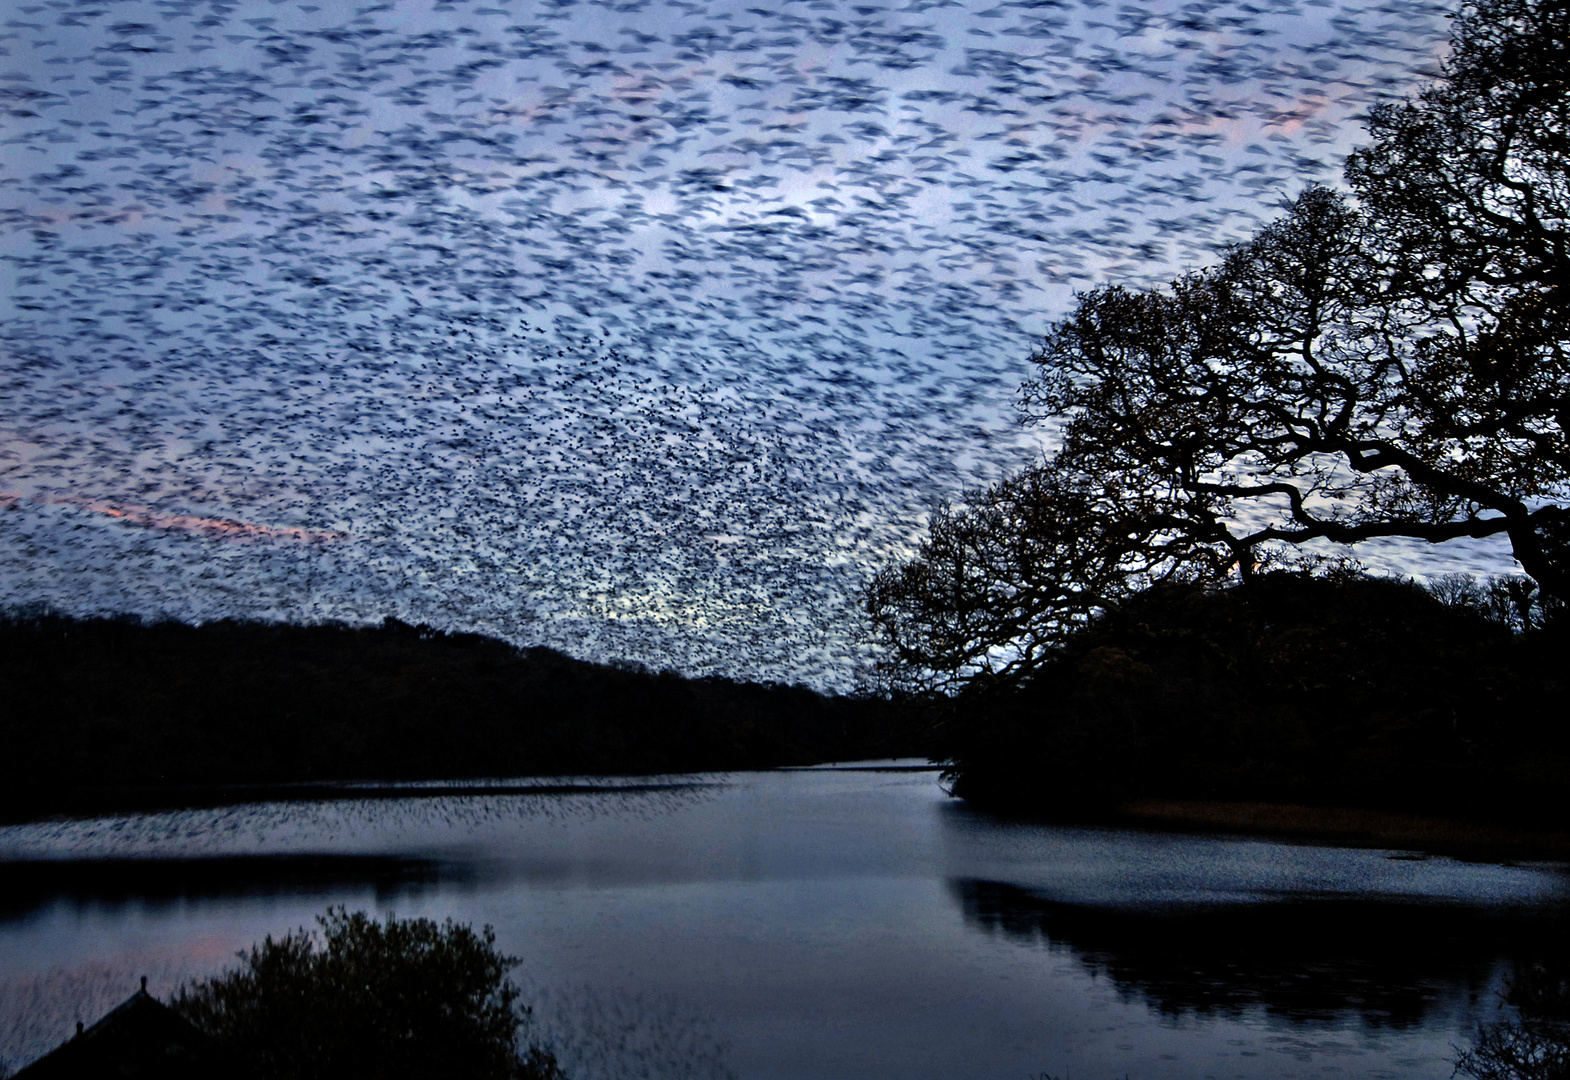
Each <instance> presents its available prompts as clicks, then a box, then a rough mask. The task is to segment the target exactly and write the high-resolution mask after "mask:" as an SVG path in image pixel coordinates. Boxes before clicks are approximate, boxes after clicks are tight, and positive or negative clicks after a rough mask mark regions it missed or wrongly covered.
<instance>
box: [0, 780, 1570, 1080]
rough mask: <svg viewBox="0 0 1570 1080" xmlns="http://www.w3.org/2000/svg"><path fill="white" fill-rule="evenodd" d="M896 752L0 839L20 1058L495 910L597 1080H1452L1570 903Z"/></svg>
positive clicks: (3, 1043)
mask: <svg viewBox="0 0 1570 1080" xmlns="http://www.w3.org/2000/svg"><path fill="white" fill-rule="evenodd" d="M893 765H894V767H888V766H887V765H885V766H883V767H877V768H873V767H868V766H860V767H838V768H816V769H804V770H781V771H776V772H762V773H734V774H724V775H698V776H682V777H659V778H638V779H633V780H605V779H583V778H579V779H576V780H575V779H571V778H566V779H563V778H553V779H551V780H548V781H545V780H540V781H536V780H523V781H513V782H511V783H514V784H521V785H534V784H539V785H545V786H544V787H542V789H541V791H540V792H538V793H520V794H483V795H474V794H464V793H463V790H462V788H461V787H453V786H442V787H439V788H435V789H431V788H422V789H421V790H420V793H418V794H412V795H411V796H410V797H407V798H397V799H385V798H384V799H365V800H360V799H344V800H339V801H332V802H282V803H261V804H249V805H242V806H231V807H223V808H218V809H204V810H189V811H180V812H169V813H158V814H145V815H130V816H125V817H120V818H104V819H98V820H92V821H68V822H48V823H39V824H30V825H19V826H9V827H5V828H0V881H3V882H4V885H3V887H0V1060H5V1061H6V1062H7V1063H8V1064H10V1065H11V1066H12V1067H15V1066H17V1065H19V1064H22V1063H24V1062H25V1061H27V1060H30V1059H31V1058H32V1057H33V1056H35V1055H36V1054H38V1053H41V1052H43V1051H44V1050H46V1049H48V1048H49V1047H50V1046H52V1045H54V1044H55V1043H57V1042H58V1041H60V1040H61V1039H63V1038H64V1037H65V1036H66V1035H67V1034H69V1032H70V1030H72V1029H73V1027H74V1021H75V1020H76V1019H78V1018H80V1019H83V1020H86V1021H87V1022H89V1023H90V1022H92V1021H93V1020H95V1019H97V1017H98V1016H99V1015H101V1013H102V1012H103V1011H106V1010H107V1009H108V1008H109V1007H112V1006H113V1005H115V1004H118V1002H119V1001H120V1000H122V999H123V998H124V997H126V996H127V995H128V994H129V993H130V992H131V991H132V990H133V989H134V988H135V986H136V985H137V982H136V980H137V977H138V976H140V975H147V976H148V977H149V983H148V986H149V989H150V990H152V991H154V992H155V993H164V994H167V993H168V992H169V991H170V990H172V989H173V988H174V987H175V986H177V985H178V984H179V983H180V982H181V980H184V979H188V978H192V977H195V976H198V975H201V974H206V973H210V972H214V971H217V970H219V969H220V968H222V967H223V966H224V965H225V964H226V963H231V962H232V961H233V957H234V954H235V953H236V952H237V951H239V950H241V949H244V948H247V947H248V946H249V945H250V944H251V943H253V942H256V941H260V940H261V939H262V938H263V937H264V936H265V935H267V934H273V935H279V934H282V933H286V932H288V931H290V930H292V929H295V928H297V927H299V926H302V925H310V924H311V923H312V919H313V916H314V915H315V914H317V913H320V912H321V911H323V910H324V909H325V908H326V907H327V906H328V905H338V904H342V905H346V906H347V907H349V908H350V909H356V908H360V909H365V910H368V911H373V912H376V913H380V914H386V913H389V912H392V913H396V914H397V915H398V916H400V917H409V916H417V915H418V916H429V917H432V918H436V919H444V918H448V917H451V918H454V919H457V920H459V921H466V922H472V923H475V924H491V925H493V926H494V927H495V929H496V934H497V939H498V945H499V946H500V947H501V948H502V949H503V950H504V951H506V952H508V953H510V954H513V955H515V956H518V957H521V958H522V960H523V963H522V965H521V966H520V968H519V969H518V971H517V973H516V980H517V981H518V982H519V984H520V985H521V986H522V987H523V988H524V989H525V991H526V997H527V998H528V999H529V1000H531V1001H532V1002H533V1004H534V1009H535V1013H534V1030H535V1033H536V1036H537V1037H538V1038H540V1039H543V1040H545V1041H547V1042H549V1043H550V1044H551V1045H553V1046H554V1047H555V1049H556V1050H557V1052H558V1054H559V1056H560V1057H561V1060H562V1062H563V1064H564V1065H566V1066H567V1068H568V1069H569V1070H570V1072H571V1074H572V1075H573V1076H574V1077H576V1078H579V1080H590V1078H605V1080H620V1078H622V1077H635V1076H649V1077H661V1078H663V1077H686V1078H694V1080H700V1078H704V1080H706V1078H709V1077H727V1076H734V1077H741V1078H749V1080H750V1078H758V1080H763V1078H781V1080H784V1078H802V1080H827V1078H839V1077H844V1078H857V1080H870V1078H881V1077H887V1078H891V1080H892V1078H898V1080H924V1078H934V1080H936V1078H939V1077H942V1078H944V1080H952V1078H955V1077H966V1078H970V1077H975V1078H991V1077H997V1078H1006V1080H1033V1078H1037V1077H1041V1076H1043V1075H1044V1074H1046V1075H1051V1076H1057V1077H1070V1078H1072V1080H1102V1078H1107V1080H1111V1078H1122V1077H1125V1076H1127V1077H1130V1078H1132V1080H1167V1078H1172V1080H1177V1078H1185V1080H1186V1078H1206V1077H1216V1078H1233V1077H1242V1078H1255V1077H1257V1078H1267V1077H1268V1078H1271V1080H1289V1078H1294V1077H1304V1078H1306V1077H1362V1078H1378V1077H1390V1078H1409V1077H1411V1078H1415V1077H1423V1078H1429V1080H1443V1078H1446V1077H1449V1076H1450V1075H1451V1061H1452V1059H1453V1057H1454V1055H1455V1048H1456V1047H1464V1046H1466V1045H1467V1044H1468V1042H1469V1039H1470V1035H1471V1032H1472V1031H1473V1030H1474V1028H1475V1025H1476V1024H1477V1023H1479V1022H1480V1021H1485V1020H1487V1019H1489V1018H1491V1017H1493V1016H1494V1015H1495V1011H1496V1008H1497V1004H1496V1002H1497V994H1498V991H1499V989H1500V986H1501V980H1502V978H1503V977H1504V976H1505V975H1506V974H1507V973H1508V972H1509V971H1510V969H1511V965H1512V964H1514V963H1519V962H1523V961H1529V960H1531V959H1532V958H1533V957H1534V956H1536V955H1538V954H1539V953H1540V952H1541V951H1542V950H1543V949H1544V948H1545V947H1546V944H1547V943H1550V942H1552V941H1554V940H1555V939H1557V938H1558V937H1560V936H1561V935H1562V932H1563V927H1564V926H1565V924H1566V919H1565V914H1566V911H1567V910H1570V907H1567V902H1570V888H1567V885H1570V876H1567V874H1566V870H1567V868H1566V867H1565V866H1564V865H1562V864H1548V863H1525V864H1508V863H1507V864H1494V863H1479V862H1463V861H1458V860H1455V859H1451V858H1445V857H1439V856H1433V857H1429V856H1425V855H1423V854H1422V853H1420V852H1405V851H1390V850H1364V849H1353V848H1334V847H1325V846H1318V845H1312V844H1298V843H1290V842H1282V841H1275V840H1259V839H1249V838H1239V837H1218V836H1194V835H1184V834H1177V833H1164V832H1141V831H1132V830H1118V829H1104V828H1092V827H1064V826H1052V825H1045V824H1035V823H1020V822H1011V821H1003V820H998V819H995V818H992V817H989V816H987V815H984V814H980V813H977V812H975V811H973V810H970V809H969V808H967V807H966V805H965V804H963V803H961V802H957V801H954V800H951V799H949V798H947V797H946V796H945V795H944V794H943V792H942V790H941V789H940V788H939V786H938V784H937V778H936V775H935V773H934V772H933V771H932V770H930V769H922V768H918V767H915V766H914V764H913V763H893Z"/></svg>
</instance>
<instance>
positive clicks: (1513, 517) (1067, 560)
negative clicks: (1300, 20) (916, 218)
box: [865, 0, 1570, 688]
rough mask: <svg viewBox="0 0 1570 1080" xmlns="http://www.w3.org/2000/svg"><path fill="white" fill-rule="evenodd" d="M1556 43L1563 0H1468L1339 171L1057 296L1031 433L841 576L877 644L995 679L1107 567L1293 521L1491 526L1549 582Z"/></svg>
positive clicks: (1175, 570) (1553, 520)
mask: <svg viewBox="0 0 1570 1080" xmlns="http://www.w3.org/2000/svg"><path fill="white" fill-rule="evenodd" d="M1567 50H1570V5H1567V3H1566V2H1565V0H1474V2H1472V3H1469V4H1467V5H1466V6H1465V7H1463V9H1462V10H1461V12H1460V13H1459V15H1458V17H1457V19H1456V22H1455V25H1454V31H1453V37H1452V51H1451V54H1450V56H1449V57H1448V59H1447V60H1446V61H1445V62H1444V64H1443V67H1442V71H1441V77H1440V78H1439V79H1438V80H1437V81H1436V82H1434V83H1433V84H1432V85H1430V86H1428V87H1426V88H1425V89H1423V90H1422V92H1421V93H1420V94H1419V95H1418V96H1417V97H1416V98H1415V99H1412V100H1408V101H1405V102H1402V103H1399V104H1391V105H1386V106H1383V107H1380V108H1377V109H1375V110H1374V111H1373V113H1372V114H1371V116H1370V119H1369V122H1368V127H1369V132H1370V134H1371V135H1372V142H1371V143H1370V144H1369V145H1368V146H1366V147H1364V148H1363V149H1361V150H1359V151H1357V152H1356V153H1354V154H1353V155H1352V156H1351V158H1350V159H1349V161H1348V164H1347V168H1346V179H1347V182H1348V184H1349V186H1350V188H1351V193H1350V194H1344V193H1341V192H1337V191H1333V190H1330V189H1328V188H1324V187H1313V188H1310V189H1309V190H1307V191H1305V192H1304V193H1303V194H1302V195H1301V196H1300V197H1299V198H1297V200H1296V201H1295V202H1294V203H1293V204H1292V205H1291V206H1290V208H1289V209H1288V210H1287V213H1286V214H1285V216H1283V217H1282V218H1281V219H1279V220H1278V221H1276V222H1275V223H1273V224H1271V225H1269V226H1268V227H1266V228H1264V229H1263V230H1261V231H1260V232H1259V233H1257V234H1256V235H1255V236H1254V237H1253V238H1252V239H1250V240H1248V241H1247V242H1245V243H1242V244H1239V245H1236V246H1234V247H1233V248H1231V249H1230V250H1229V251H1228V252H1227V253H1226V255H1225V257H1224V258H1223V259H1222V260H1221V261H1220V262H1219V263H1218V264H1216V265H1215V266H1212V267H1209V268H1205V269H1202V270H1197V271H1194V272H1192V273H1189V274H1186V275H1185V276H1183V277H1181V278H1179V279H1178V280H1177V281H1175V282H1173V283H1172V284H1171V286H1170V287H1168V288H1165V289H1151V290H1135V289H1130V288H1126V287H1122V286H1116V285H1114V286H1106V287H1102V288H1098V289H1095V290H1093V291H1091V292H1089V293H1087V294H1084V295H1082V296H1080V297H1079V298H1078V302H1077V307H1076V308H1075V310H1074V311H1073V312H1072V313H1071V314H1070V315H1069V316H1068V317H1067V318H1065V319H1063V320H1062V321H1060V322H1058V323H1057V324H1055V325H1054V326H1053V327H1052V328H1051V329H1050V330H1049V331H1048V333H1047V335H1046V337H1045V340H1044V342H1043V343H1042V346H1041V348H1040V350H1039V351H1038V352H1037V354H1036V355H1035V356H1034V357H1033V360H1034V361H1035V363H1036V364H1037V365H1038V367H1039V369H1040V370H1039V375H1038V376H1037V377H1036V378H1034V379H1033V380H1031V381H1030V382H1028V383H1027V384H1026V385H1025V387H1024V389H1023V393H1022V401H1023V405H1024V410H1025V414H1026V417H1027V419H1029V420H1032V421H1038V422H1039V421H1044V420H1052V421H1054V422H1058V423H1061V424H1062V425H1063V427H1062V432H1063V439H1062V445H1061V448H1060V450H1059V451H1058V452H1057V453H1056V454H1055V455H1053V456H1051V457H1050V458H1048V459H1047V460H1045V461H1043V462H1042V463H1041V464H1040V465H1038V466H1036V467H1034V468H1032V469H1029V470H1026V471H1025V472H1024V473H1022V474H1020V475H1017V476H1014V477H1011V478H1010V479H1008V480H1006V481H1004V482H1003V483H1001V484H999V485H996V486H994V487H993V488H991V489H989V490H986V491H983V492H978V493H975V494H972V495H971V496H968V497H967V498H966V500H965V501H964V502H963V504H961V505H960V506H958V507H946V508H944V509H942V510H940V511H939V512H938V513H937V514H936V515H935V517H934V518H933V521H932V523H931V526H930V530H929V535H928V537H927V539H926V540H925V541H924V543H923V544H922V545H921V547H920V549H919V551H918V553H917V555H916V558H914V559H913V560H910V561H908V562H906V563H903V564H901V565H897V566H891V567H889V568H887V569H885V570H884V571H883V572H882V573H880V574H879V575H878V576H877V578H876V579H875V580H874V581H873V583H872V584H871V585H870V586H869V589H868V591H867V594H866V597H865V600H866V606H867V610H868V612H869V613H870V615H871V616H872V618H873V620H874V622H875V623H876V624H877V625H878V626H879V627H880V628H881V629H882V631H883V632H884V634H885V637H886V639H887V640H888V641H889V642H890V643H891V644H892V646H893V649H894V652H895V655H896V658H897V662H898V664H899V665H900V667H901V668H902V669H903V671H904V672H905V674H906V675H907V676H908V675H911V674H915V675H916V676H917V677H918V679H919V681H921V682H923V683H924V684H925V685H927V686H928V687H939V688H942V687H949V688H952V687H954V686H957V685H964V684H974V683H975V682H977V681H978V680H980V681H984V682H985V681H993V680H1004V681H1014V680H1017V679H1018V678H1020V677H1022V676H1025V675H1028V674H1029V673H1030V672H1031V671H1033V670H1035V669H1036V667H1037V666H1039V664H1040V663H1041V662H1042V661H1043V659H1044V658H1045V657H1046V656H1048V655H1050V653H1051V651H1052V650H1053V649H1054V648H1055V647H1056V646H1057V645H1058V644H1060V643H1061V641H1062V639H1063V636H1064V635H1065V634H1067V633H1069V632H1072V630H1073V629H1074V628H1075V627H1077V626H1078V625H1080V624H1082V623H1083V622H1084V621H1085V619H1086V618H1088V617H1089V615H1090V614H1091V613H1093V612H1094V611H1096V610H1098V609H1099V608H1101V607H1104V606H1106V605H1108V604H1112V603H1115V602H1117V601H1118V600H1119V599H1120V598H1122V597H1126V596H1127V595H1129V594H1131V593H1133V592H1137V591H1139V590H1141V589H1143V588H1146V587H1148V586H1150V585H1152V584H1156V583H1159V582H1163V581H1170V580H1190V581H1199V582H1206V581H1209V582H1216V581H1221V580H1223V579H1225V578H1226V577H1227V576H1228V575H1232V574H1237V575H1240V576H1242V577H1245V578H1246V577H1248V576H1250V575H1252V574H1253V573H1255V572H1256V570H1257V569H1258V568H1259V567H1260V566H1262V565H1266V564H1268V563H1269V562H1270V561H1271V560H1272V559H1280V558H1281V557H1282V553H1283V552H1287V551H1291V550H1293V549H1294V548H1295V547H1296V546H1297V545H1301V544H1304V543H1307V542H1310V541H1328V542H1331V543H1340V544H1355V543H1358V542H1360V541H1365V540H1372V539H1375V538H1380V537H1395V536H1400V537H1411V538H1416V539H1421V540H1427V541H1431V542H1436V543H1439V542H1444V541H1449V540H1455V539H1459V538H1462V537H1484V536H1492V535H1504V536H1506V537H1508V539H1509V542H1510V544H1511V547H1512V550H1513V552H1514V554H1515V557H1516V559H1517V560H1518V562H1519V563H1520V565H1521V566H1522V568H1523V569H1524V570H1525V571H1526V572H1527V573H1528V574H1529V575H1531V577H1532V578H1533V579H1534V580H1535V582H1536V584H1537V587H1538V589H1539V590H1540V591H1541V594H1542V595H1544V596H1546V597H1554V598H1558V599H1561V600H1562V599H1564V598H1565V597H1567V596H1570V566H1567V562H1566V558H1565V554H1566V549H1567V547H1570V515H1567V512H1566V501H1567V496H1570V442H1567V431H1570V353H1567V345H1570V251H1567V247H1566V245H1567V241H1570V231H1567V230H1570V169H1567V165H1570V122H1567V119H1570V118H1567V113H1570V93H1567V85H1566V84H1567V79H1570V65H1567V62H1566V61H1567V57H1570V51H1567Z"/></svg>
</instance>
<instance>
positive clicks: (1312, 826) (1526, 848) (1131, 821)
mask: <svg viewBox="0 0 1570 1080" xmlns="http://www.w3.org/2000/svg"><path fill="white" fill-rule="evenodd" d="M1117 820H1118V821H1119V822H1120V823H1122V824H1128V825H1133V826H1136V827H1140V828H1159V829H1170V830H1173V831H1180V832H1195V831H1198V832H1217V833H1241V834H1244V835H1249V836H1271V837H1286V838H1291V839H1298V840H1306V841H1315V842H1321V843H1330V844H1336V845H1341V846H1347V847H1377V848H1397V849H1401V850H1402V851H1403V852H1413V853H1418V852H1421V853H1423V854H1435V855H1454V856H1457V857H1460V858H1466V859H1475V860H1479V861H1493V860H1498V859H1507V860H1510V859H1525V860H1539V859H1544V860H1570V832H1537V831H1532V830H1527V829H1521V828H1511V827H1508V826H1504V825H1497V824H1491V823H1485V822H1475V821H1465V820H1461V819H1458V818H1449V817H1433V816H1427V815H1422V814H1404V813H1395V812H1390V811H1382V810H1360V809H1356V808H1351V807H1334V806H1300V805H1294V804H1291V803H1263V802H1219V801H1211V800H1183V799H1135V800H1131V801H1129V802H1126V803H1124V804H1122V805H1121V806H1119V807H1118V810H1117ZM1414 857H1421V856H1420V855H1414Z"/></svg>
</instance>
